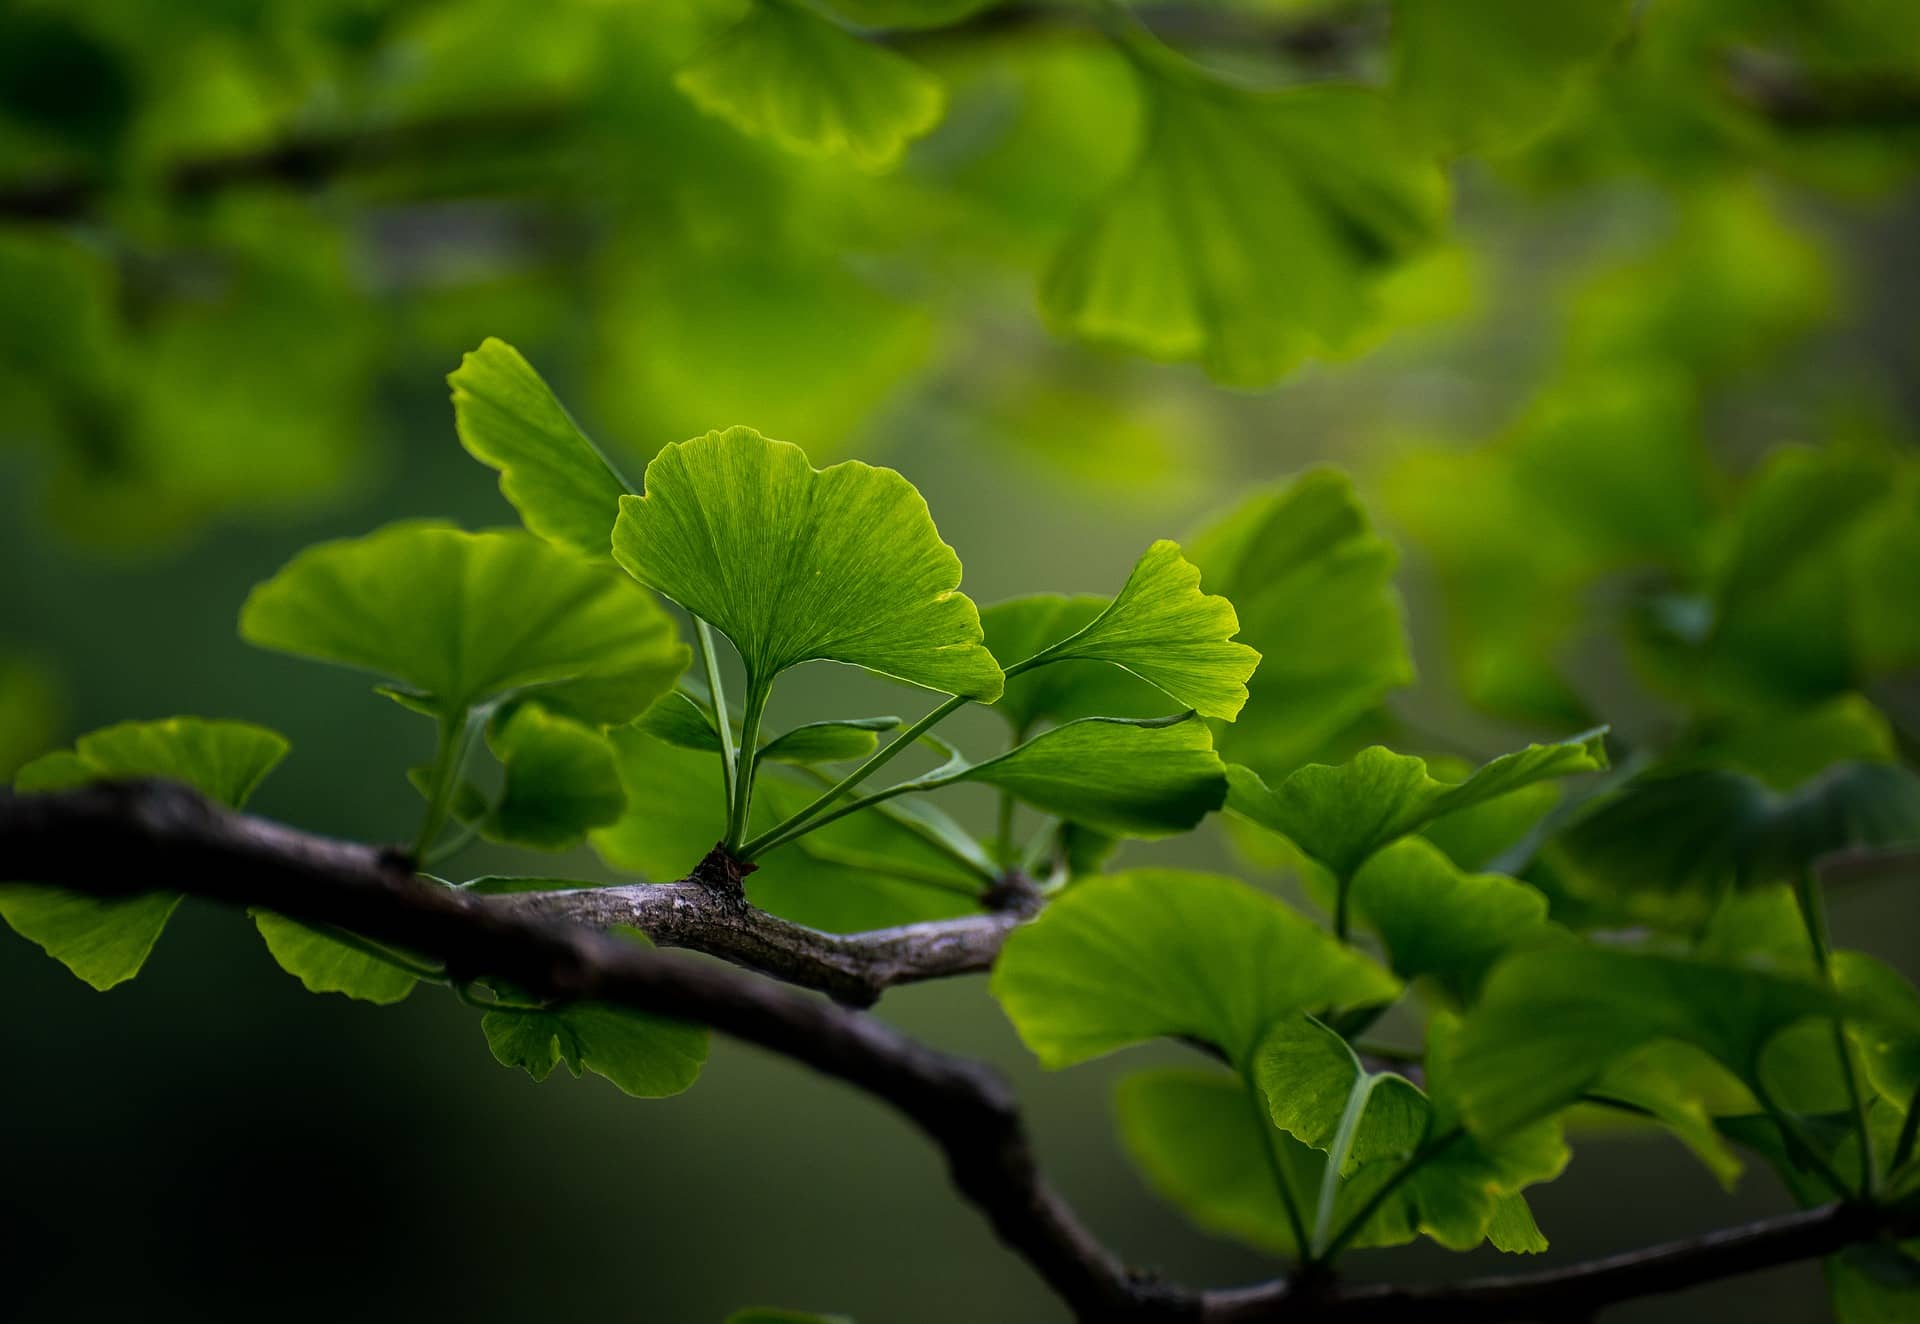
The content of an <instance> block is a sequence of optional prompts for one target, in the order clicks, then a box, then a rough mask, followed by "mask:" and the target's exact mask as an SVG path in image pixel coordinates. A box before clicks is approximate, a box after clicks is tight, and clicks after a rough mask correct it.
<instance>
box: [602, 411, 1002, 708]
mask: <svg viewBox="0 0 1920 1324" xmlns="http://www.w3.org/2000/svg"><path fill="white" fill-rule="evenodd" d="M613 554H614V559H615V560H616V561H618V562H619V563H620V564H621V565H622V566H624V567H626V569H627V570H628V571H629V572H631V573H632V575H633V576H634V578H636V579H638V580H639V581H640V582H641V583H643V584H646V585H648V586H650V587H652V588H654V589H656V590H657V591H659V592H660V593H662V594H664V595H665V596H667V597H669V598H671V599H672V600H673V601H675V602H677V603H679V604H680V605H681V606H683V607H685V608H686V609H687V610H688V611H690V612H692V613H693V614H694V615H695V616H698V617H700V618H701V619H702V620H705V621H709V622H711V623H712V624H713V625H714V627H715V628H716V629H719V630H721V631H722V632H724V633H725V634H726V636H727V637H728V638H729V639H731V640H733V643H734V647H735V648H737V649H738V650H739V652H740V656H741V658H742V659H743V661H744V662H745V664H746V669H747V675H748V677H749V678H750V684H754V685H761V686H764V685H767V684H770V683H771V682H772V680H773V678H774V677H775V676H776V675H778V674H779V673H780V672H782V671H784V670H786V669H787V668H788V667H791V666H796V665H798V664H799V663H801V662H805V661H808V660H810V659H815V658H821V659H828V660H831V661H836V662H848V663H852V664H853V665H855V666H860V667H865V668H866V669H867V670H869V671H876V672H879V673H880V674H882V675H886V676H892V677H894V678H895V679H897V680H904V681H906V682H908V683H909V684H913V685H919V686H922V687H924V688H926V689H930V690H936V691H939V692H940V693H944V694H959V695H966V696H967V697H969V698H975V699H980V700H983V701H987V700H992V699H995V698H997V697H998V696H999V694H1000V689H1001V683H1002V682H1001V675H1000V668H999V667H998V666H997V665H996V664H995V662H994V660H993V655H992V654H991V653H989V652H987V650H986V648H985V647H983V646H982V644H981V632H980V616H979V613H978V612H977V611H976V610H975V609H974V605H973V603H972V602H971V601H970V600H968V599H967V598H966V597H965V596H964V595H963V594H961V593H960V592H959V591H958V589H959V585H960V560H959V558H958V557H956V556H955V555H954V553H953V549H952V548H951V547H949V546H947V545H946V544H945V543H944V542H942V541H940V534H939V531H938V530H937V529H935V528H934V525H933V517H932V516H931V515H930V514H929V513H928V511H927V503H926V502H925V501H924V500H922V499H921V496H920V494H919V493H918V492H917V491H915V490H914V487H913V484H911V483H909V482H908V481H907V480H906V479H905V478H903V477H901V476H900V475H899V474H898V473H895V472H894V471H893V470H891V469H876V468H874V467H872V466H871V465H866V464H861V463H859V462H858V461H854V460H849V461H846V462H844V463H842V464H836V465H833V466H832V467H830V468H827V469H815V468H814V467H813V466H811V465H810V464H808V463H807V457H806V453H805V452H803V451H802V450H801V449H800V448H799V447H798V446H793V445H789V444H788V443H786V442H783V441H769V440H768V439H767V438H765V437H762V436H761V435H760V434H759V433H757V432H755V431H753V430H752V429H751V428H729V429H728V430H727V431H725V432H709V433H708V434H707V435H706V436H704V437H696V438H695V439H694V440H692V441H686V442H680V443H677V444H675V445H671V446H668V447H666V448H665V449H664V450H662V451H661V452H660V453H659V454H658V455H656V456H655V457H654V458H653V462H652V463H651V464H649V465H648V466H647V476H646V495H645V496H643V497H634V496H625V497H622V498H620V517H619V521H618V523H617V524H616V526H615V528H614V534H613Z"/></svg>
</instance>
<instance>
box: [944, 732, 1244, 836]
mask: <svg viewBox="0 0 1920 1324" xmlns="http://www.w3.org/2000/svg"><path fill="white" fill-rule="evenodd" d="M1225 774H1226V769H1225V767H1224V766H1223V765H1222V764H1221V762H1220V756H1219V755H1217V754H1215V753H1214V752H1213V733H1212V732H1211V731H1209V730H1208V729H1207V726H1206V723H1204V722H1202V721H1200V720H1198V719H1197V718H1195V717H1193V716H1192V715H1191V714H1186V715H1182V716H1178V717H1173V718H1119V717H1083V718H1081V719H1080V720H1079V721H1077V722H1068V723H1067V724H1066V725H1065V726H1056V727H1054V728H1053V729H1052V730H1050V731H1043V732H1041V733H1040V734H1039V735H1037V736H1035V737H1034V738H1033V739H1031V740H1029V741H1027V742H1026V743H1024V744H1021V745H1017V746H1015V747H1014V748H1013V749H1011V750H1008V751H1007V752H1006V753H1005V754H1002V755H1000V756H999V757H997V758H991V759H986V760H984V761H983V762H980V763H973V764H963V765H962V766H960V767H959V768H958V769H957V770H955V771H951V772H945V773H936V774H935V775H933V776H931V777H927V778H923V779H921V780H920V781H918V782H914V783H908V785H910V786H912V787H913V788H914V789H918V790H932V789H934V788H935V787H939V786H947V785H951V784H952V783H954V782H965V781H972V782H985V783H987V784H988V785H990V786H998V787H1000V788H1001V789H1003V790H1007V791H1011V792H1013V793H1014V795H1016V796H1018V797H1019V798H1020V799H1022V800H1025V801H1026V802H1027V803H1029V804H1032V805H1035V806H1037V807H1039V808H1041V809H1044V810H1046V811H1047V812H1048V813H1050V814H1058V815H1059V816H1060V817H1062V818H1065V819H1069V820H1071V821H1073V822H1075V823H1080V824H1084V825H1085V826H1087V827H1091V828H1094V829H1096V830H1098V831H1102V832H1107V833H1111V834H1112V835H1114V836H1119V837H1143V838H1153V837H1165V836H1171V835H1173V834H1175V833H1179V832H1188V831H1191V830H1192V829H1193V827H1194V826H1195V825H1196V824H1198V823H1199V821H1200V820H1201V819H1203V818H1205V817H1206V816H1207V815H1208V814H1210V813H1212V812H1213V811H1214V810H1216V809H1218V808H1220V806H1221V805H1222V804H1223V803H1224V802H1225V800H1226V795H1227V783H1226V775H1225Z"/></svg>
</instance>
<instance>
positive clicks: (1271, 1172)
mask: <svg viewBox="0 0 1920 1324" xmlns="http://www.w3.org/2000/svg"><path fill="white" fill-rule="evenodd" d="M1240 1086H1241V1089H1242V1091H1243V1092H1244V1093H1245V1094H1246V1096H1247V1105H1248V1107H1250V1108H1252V1109H1253V1124H1254V1126H1255V1127H1256V1128H1257V1129H1258V1130H1259V1132H1260V1151H1261V1153H1263V1154H1265V1155H1266V1158H1267V1175H1268V1176H1269V1177H1271V1178H1272V1179H1273V1189H1274V1190H1275V1191H1276V1192H1278V1194H1279V1196H1280V1205H1281V1207H1282V1208H1283V1209H1285V1210H1286V1211H1287V1226H1288V1227H1290V1228H1292V1229H1293V1244H1294V1245H1296V1246H1298V1247H1299V1248H1300V1254H1301V1256H1302V1258H1304V1257H1305V1256H1306V1254H1307V1247H1308V1241H1307V1223H1306V1220H1305V1219H1304V1218H1302V1217H1301V1216H1300V1206H1299V1205H1297V1204H1295V1203H1294V1199H1293V1187H1291V1186H1289V1185H1288V1184H1287V1175H1286V1173H1285V1172H1284V1171H1282V1170H1281V1167H1280V1155H1279V1154H1278V1153H1277V1152H1276V1151H1275V1150H1274V1148H1273V1138H1274V1136H1275V1135H1277V1134H1279V1131H1280V1128H1279V1127H1277V1126H1275V1125H1274V1124H1273V1118H1271V1117H1269V1116H1268V1115H1267V1110H1266V1108H1264V1107H1263V1106H1262V1105H1261V1102H1260V1090H1259V1088H1258V1087H1257V1086H1256V1085H1255V1084H1254V1083H1253V1079H1252V1078H1251V1077H1250V1076H1249V1075H1248V1074H1247V1073H1246V1072H1244V1071H1243V1072H1241V1073H1240Z"/></svg>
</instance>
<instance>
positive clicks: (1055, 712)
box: [980, 593, 1178, 733]
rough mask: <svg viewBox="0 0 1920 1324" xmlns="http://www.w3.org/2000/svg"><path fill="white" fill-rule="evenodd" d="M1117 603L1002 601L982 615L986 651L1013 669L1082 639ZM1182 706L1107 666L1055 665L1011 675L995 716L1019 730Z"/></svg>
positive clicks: (1039, 596) (1050, 598)
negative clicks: (1070, 638)
mask: <svg viewBox="0 0 1920 1324" xmlns="http://www.w3.org/2000/svg"><path fill="white" fill-rule="evenodd" d="M1111 601H1112V599H1110V598H1102V597H1097V596H1095V595H1092V594H1079V595H1076V596H1073V597H1066V596H1063V595H1061V594H1057V593H1036V594H1033V595H1032V596H1029V597H1024V598H1012V599H1009V600H1008V601H1006V602H996V603H994V604H993V605H992V606H991V607H985V608H982V609H981V612H980V625H981V628H982V629H983V630H984V631H985V632H986V642H987V647H988V648H989V649H991V650H992V651H993V655H994V656H995V657H996V658H998V659H1000V661H1001V662H1002V664H1004V665H1008V666H1011V665H1012V664H1014V663H1016V662H1022V661H1025V660H1026V659H1027V658H1030V657H1032V656H1034V655H1035V654H1037V653H1039V652H1041V651H1043V650H1044V649H1046V648H1048V647H1051V646H1052V645H1054V644H1058V643H1060V642H1062V641H1063V640H1065V639H1066V638H1067V637H1068V636H1069V635H1073V634H1077V633H1078V632H1079V631H1081V630H1082V629H1084V628H1086V627H1087V626H1088V625H1090V624H1091V623H1092V622H1093V619H1094V618H1095V617H1096V616H1098V615H1100V613H1101V612H1103V611H1105V610H1106V609H1107V606H1108V604H1109V603H1110V602H1111ZM1177 708H1178V705H1177V704H1176V703H1175V702H1174V701H1173V700H1172V699H1169V698H1168V697H1167V696H1166V695H1165V694H1164V693H1162V692H1161V691H1160V690H1159V689H1157V688H1155V687H1154V686H1152V685H1149V684H1148V683H1147V682H1145V681H1144V680H1141V679H1140V678H1139V677H1138V676H1135V675H1133V674H1132V673H1131V672H1128V671H1124V670H1122V669H1121V668H1119V667H1115V666H1108V665H1107V664H1106V663H1104V662H1055V663H1049V664H1048V665H1046V666H1044V667H1035V668H1034V669H1033V670H1032V671H1025V672H1022V673H1021V674H1019V675H1017V676H1009V677H1007V687H1006V689H1005V691H1004V692H1002V694H1001V695H1000V698H999V699H998V700H997V701H995V703H994V705H993V711H994V712H996V713H998V714H999V715H1000V716H1001V717H1003V718H1005V719H1006V722H1007V725H1008V726H1010V727H1012V728H1013V729H1014V731H1015V732H1019V733H1027V732H1031V731H1032V730H1033V729H1034V728H1035V727H1037V726H1039V725H1041V724H1042V723H1045V722H1069V721H1072V720H1074V719H1075V718H1079V717H1159V716H1162V715H1164V714H1167V713H1170V712H1173V711H1175V710H1176V709H1177Z"/></svg>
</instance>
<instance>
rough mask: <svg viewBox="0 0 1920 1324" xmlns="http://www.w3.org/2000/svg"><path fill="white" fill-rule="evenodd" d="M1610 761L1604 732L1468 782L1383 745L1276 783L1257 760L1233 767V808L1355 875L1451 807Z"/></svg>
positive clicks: (1513, 758)
mask: <svg viewBox="0 0 1920 1324" xmlns="http://www.w3.org/2000/svg"><path fill="white" fill-rule="evenodd" d="M1606 766H1607V754H1606V747H1605V744H1604V743H1603V740H1602V732H1599V731H1591V732H1588V733H1586V734H1585V735H1579V736H1574V737H1572V738H1571V739H1568V740H1560V741H1555V742H1554V743H1552V744H1547V745H1529V746H1527V747H1526V748H1525V749H1522V750H1517V751H1515V752H1514V753H1512V754H1502V755H1501V756H1500V757H1499V758H1497V759H1494V760H1493V761H1491V762H1489V763H1486V764H1483V765H1481V767H1480V768H1479V769H1478V770H1476V771H1475V772H1474V773H1473V775H1472V776H1470V777H1468V778H1467V779H1466V780H1465V781H1463V782H1457V783H1448V782H1441V781H1436V780H1434V779H1433V778H1432V777H1429V776H1428V775H1427V765H1426V762H1425V761H1424V760H1422V759H1417V758H1414V757H1412V756H1411V755H1407V754H1395V753H1394V752H1393V751H1391V750H1389V749H1387V748H1385V747H1384V746H1381V745H1374V746H1371V747H1369V748H1367V749H1363V750H1361V751H1360V753H1358V754H1357V755H1355V756H1354V757H1353V758H1352V759H1350V760H1348V761H1347V762H1346V763H1342V764H1340V765H1338V766H1330V765H1328V764H1324V763H1310V764H1308V765H1307V766H1306V767H1304V768H1301V769H1299V770H1297V771H1296V772H1294V773H1292V774H1291V775H1290V776H1288V777H1287V779H1286V780H1285V781H1283V782H1281V783H1280V785H1279V786H1278V787H1275V788H1271V789H1270V788H1269V787H1268V786H1267V784H1266V783H1265V782H1264V781H1262V780H1260V777H1259V775H1258V774H1257V773H1255V772H1254V771H1253V770H1252V769H1251V768H1243V767H1240V766H1238V765H1234V766H1232V767H1230V768H1229V769H1228V771H1227V776H1228V779H1229V781H1230V782H1231V783H1232V787H1233V790H1232V795H1231V798H1230V801H1229V803H1230V804H1231V806H1232V808H1233V809H1234V810H1235V811H1236V812H1238V813H1240V814H1243V815H1245V816H1246V817H1247V818H1250V819H1252V820H1253V821H1254V822H1256V823H1258V824H1260V826H1262V827H1265V828H1269V829H1271V830H1272V831H1275V832H1278V833H1280V834H1281V835H1282V836H1284V837H1286V838H1287V839H1288V840H1290V841H1292V842H1293V844H1294V845H1296V846H1298V847H1299V848H1300V849H1301V850H1302V851H1304V852H1305V853H1306V854H1307V855H1309V856H1311V857H1312V858H1313V859H1315V860H1318V861H1319V862H1320V863H1321V864H1323V865H1325V866H1326V867H1327V868H1328V869H1330V870H1332V872H1333V874H1334V875H1335V877H1337V878H1341V879H1347V878H1351V877H1352V876H1353V873H1354V871H1355V870H1356V869H1358V868H1359V867H1360V866H1361V865H1362V864H1364V863H1365V862H1366V860H1367V858H1368V857H1369V856H1371V855H1372V854H1373V853H1374V852H1375V851H1377V850H1379V849H1381V848H1382V847H1383V846H1386V845H1388V844H1389V843H1391V842H1393V841H1396V840H1398V839H1399V838H1401V837H1404V836H1406V835H1407V834H1408V833H1411V832H1418V831H1419V830H1420V828H1421V827H1422V825H1424V824H1426V823H1428V822H1431V821H1432V820H1434V819H1436V818H1439V817H1441V816H1442V815H1444V814H1451V813H1456V812H1458V811H1459V810H1462V809H1466V808H1469V807H1471V806H1473V805H1477V804H1482V803H1485V802H1486V801H1488V800H1491V799H1493V798H1494V797H1496V796H1500V795H1505V794H1508V793H1509V792H1512V791H1515V790H1518V789H1519V788H1521V787H1523V786H1529V785H1532V784H1533V783H1535V782H1540V781H1546V780H1548V779H1550V778H1554V777H1565V776H1568V775H1570V774H1572V773H1577V772H1593V771H1596V770H1598V769H1601V768H1604V767H1606Z"/></svg>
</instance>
